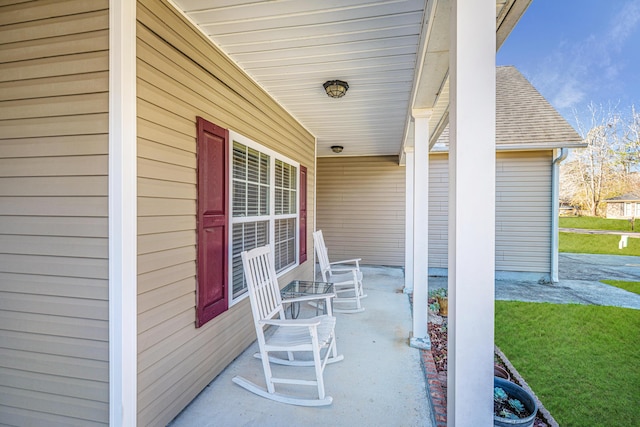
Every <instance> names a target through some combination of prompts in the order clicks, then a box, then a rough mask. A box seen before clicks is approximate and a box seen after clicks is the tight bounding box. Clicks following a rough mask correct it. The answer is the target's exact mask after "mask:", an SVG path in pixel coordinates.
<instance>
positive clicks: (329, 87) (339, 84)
mask: <svg viewBox="0 0 640 427" xmlns="http://www.w3.org/2000/svg"><path fill="white" fill-rule="evenodd" d="M322 86H323V87H324V90H325V91H326V92H327V95H329V96H330V97H331V98H342V97H343V96H344V94H345V93H347V90H349V84H348V83H347V82H343V81H342V80H328V81H326V82H324V84H323V85H322Z"/></svg>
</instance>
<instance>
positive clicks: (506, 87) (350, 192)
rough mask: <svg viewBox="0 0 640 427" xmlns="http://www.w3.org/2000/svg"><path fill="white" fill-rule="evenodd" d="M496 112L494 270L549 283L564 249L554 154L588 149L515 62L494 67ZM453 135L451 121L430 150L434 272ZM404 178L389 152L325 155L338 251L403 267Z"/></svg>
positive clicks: (328, 207) (329, 236)
mask: <svg viewBox="0 0 640 427" xmlns="http://www.w3.org/2000/svg"><path fill="white" fill-rule="evenodd" d="M496 113H497V115H496V151H497V152H496V258H495V259H496V266H495V267H496V273H497V275H498V277H501V276H505V275H511V274H512V273H520V274H526V275H528V276H531V277H533V278H535V279H538V278H544V279H546V280H548V279H549V278H550V276H553V266H552V253H553V251H554V250H555V251H557V248H556V249H553V244H552V240H553V236H554V232H553V224H554V218H557V212H555V213H554V209H553V206H554V205H555V206H557V204H558V202H557V190H558V189H557V184H556V188H555V189H554V188H553V185H552V181H553V174H554V160H555V159H556V158H557V155H558V152H559V149H562V148H569V147H582V146H583V144H582V139H581V138H580V136H579V135H578V134H577V133H576V131H575V130H574V129H573V128H572V127H571V125H569V123H567V121H566V120H565V119H564V118H563V117H562V116H560V114H559V113H558V112H557V111H556V110H555V109H554V108H553V107H552V106H551V105H550V104H549V103H548V102H547V101H546V100H545V99H544V98H543V97H542V95H540V93H539V92H538V91H537V90H536V89H535V88H534V87H533V86H532V85H531V83H529V82H528V81H527V80H526V79H525V78H524V76H523V75H522V74H521V73H520V72H519V71H518V70H517V69H516V68H514V67H498V68H497V70H496ZM448 141H449V130H448V128H446V129H445V130H444V132H443V134H442V135H441V136H440V138H439V140H438V142H437V143H436V144H435V145H434V147H433V149H432V150H431V154H430V157H429V163H430V165H429V174H430V175H429V269H430V274H434V275H442V274H445V275H446V274H447V262H448V242H447V239H448V235H447V230H448V204H449V203H448V185H449V179H448V154H447V146H448ZM556 164H557V163H556ZM555 173H557V172H555ZM404 175H405V171H404V168H400V167H398V160H397V159H396V158H392V157H378V158H376V157H368V158H359V159H356V160H354V159H352V158H339V157H327V158H322V157H321V158H319V159H318V189H317V191H318V228H321V229H323V231H324V234H325V239H326V241H327V246H328V247H329V248H331V251H332V255H333V256H335V257H336V258H339V259H346V258H352V257H354V256H361V257H362V258H363V262H364V263H368V264H380V265H395V266H402V265H404V249H405V248H404V241H405V240H404V239H405V236H404V218H405V212H404V206H405V199H404V194H405V186H404V182H405V181H404ZM346 182H348V183H349V185H348V186H346V185H344V183H346ZM554 197H555V199H556V201H555V202H554V200H553V199H554ZM352 199H353V200H352ZM466 208H467V209H470V210H473V206H472V205H469V206H467V207H466ZM556 234H557V232H556ZM556 274H557V273H556Z"/></svg>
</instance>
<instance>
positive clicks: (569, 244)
mask: <svg viewBox="0 0 640 427" xmlns="http://www.w3.org/2000/svg"><path fill="white" fill-rule="evenodd" d="M619 242H620V236H616V235H613V234H580V233H560V237H559V247H558V249H559V250H560V252H573V253H581V254H604V255H634V256H640V239H637V238H629V239H628V240H627V247H626V248H622V249H619V246H618V244H619Z"/></svg>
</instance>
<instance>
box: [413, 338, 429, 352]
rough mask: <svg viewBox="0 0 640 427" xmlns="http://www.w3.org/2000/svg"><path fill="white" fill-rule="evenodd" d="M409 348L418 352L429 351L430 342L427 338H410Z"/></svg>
mask: <svg viewBox="0 0 640 427" xmlns="http://www.w3.org/2000/svg"><path fill="white" fill-rule="evenodd" d="M409 346H410V347H413V348H417V349H420V350H431V340H430V339H429V337H424V338H418V337H411V338H410V339H409Z"/></svg>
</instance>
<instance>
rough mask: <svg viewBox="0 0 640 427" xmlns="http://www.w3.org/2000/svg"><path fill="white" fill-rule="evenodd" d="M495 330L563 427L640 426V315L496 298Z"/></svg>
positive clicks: (614, 309)
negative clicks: (639, 409) (498, 299)
mask: <svg viewBox="0 0 640 427" xmlns="http://www.w3.org/2000/svg"><path fill="white" fill-rule="evenodd" d="M495 325H496V337H495V340H496V345H498V347H500V349H501V350H502V351H503V352H504V353H505V355H506V356H507V357H508V358H509V360H510V361H511V363H512V364H513V365H514V366H515V367H516V369H517V370H518V371H519V372H520V374H521V375H522V376H523V377H524V378H525V379H526V381H527V382H528V383H529V385H530V386H531V388H532V389H533V390H534V392H535V393H536V395H537V396H538V398H540V400H541V401H542V403H543V404H544V406H545V407H546V408H547V409H548V410H549V411H550V412H551V414H552V415H553V417H554V418H555V419H556V421H558V423H559V424H560V425H561V426H563V427H571V426H580V427H582V426H592V427H597V426H606V427H610V426H640V411H638V408H639V407H640V363H639V360H640V311H639V310H632V309H625V308H618V307H601V306H586V305H584V306H583V305H566V304H549V303H525V302H514V301H496V323H495Z"/></svg>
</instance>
